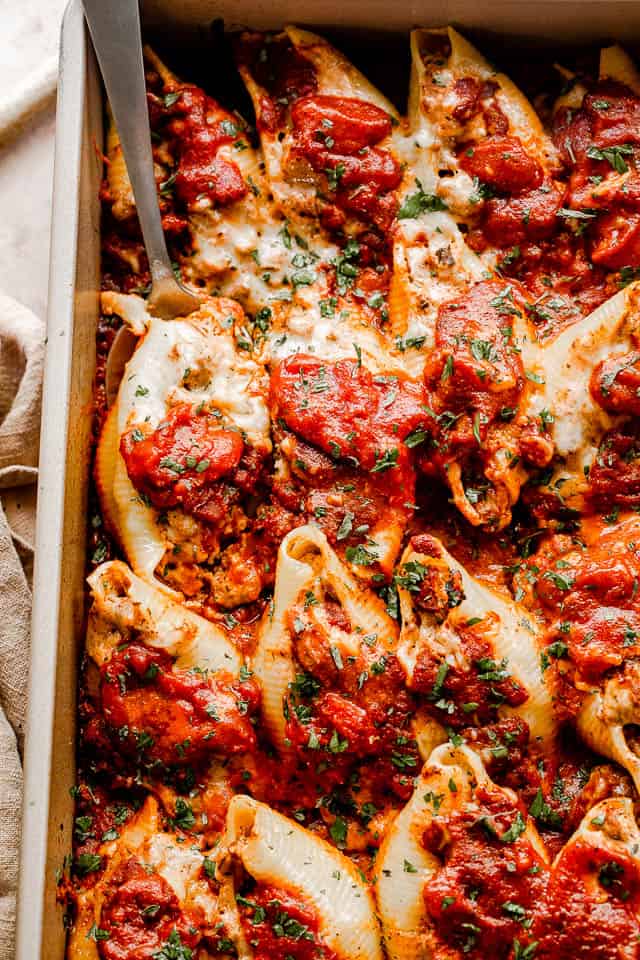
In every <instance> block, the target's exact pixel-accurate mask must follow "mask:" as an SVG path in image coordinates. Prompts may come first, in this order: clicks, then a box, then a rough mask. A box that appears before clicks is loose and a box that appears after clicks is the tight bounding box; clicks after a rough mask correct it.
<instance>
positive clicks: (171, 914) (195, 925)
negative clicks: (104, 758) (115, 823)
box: [69, 798, 235, 960]
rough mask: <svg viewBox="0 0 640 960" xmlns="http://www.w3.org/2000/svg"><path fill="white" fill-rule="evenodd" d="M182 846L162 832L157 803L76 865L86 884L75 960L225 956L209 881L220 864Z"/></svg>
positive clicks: (75, 940)
mask: <svg viewBox="0 0 640 960" xmlns="http://www.w3.org/2000/svg"><path fill="white" fill-rule="evenodd" d="M114 832H116V833H117V831H114ZM182 841H184V837H180V836H179V835H177V834H174V833H169V832H164V831H163V830H162V823H161V821H160V817H159V813H158V808H157V805H156V803H155V801H154V800H153V799H152V798H149V799H147V801H146V802H145V804H144V806H143V807H142V809H141V810H140V811H139V812H138V813H137V814H136V815H135V816H134V818H133V819H132V820H130V821H129V823H128V824H127V826H126V827H125V828H124V830H123V831H122V832H121V833H120V835H119V836H117V838H116V839H110V840H107V841H105V842H104V843H103V844H102V846H101V847H100V853H99V854H94V855H92V857H93V859H90V858H89V857H88V855H87V856H85V859H84V860H82V859H80V860H76V862H75V864H74V870H75V871H76V873H77V874H78V875H79V876H82V877H84V881H83V886H82V888H81V889H80V891H79V893H78V898H77V915H76V918H75V923H74V925H73V930H72V933H71V938H70V944H69V949H70V950H71V951H72V954H73V956H74V957H78V958H80V960H119V958H121V957H123V956H124V957H128V956H133V955H134V952H135V953H137V955H138V956H145V957H151V956H153V954H154V953H155V954H156V955H157V956H162V955H164V956H172V955H173V956H176V957H178V956H185V957H187V956H197V957H198V958H202V960H206V958H208V957H213V956H218V955H219V953H220V951H219V949H218V944H219V942H220V939H221V938H220V937H219V929H220V927H221V926H224V914H223V911H222V910H221V908H220V904H219V902H218V896H217V892H216V891H215V890H214V889H213V888H212V885H211V884H210V882H209V879H208V877H209V875H210V872H211V871H210V869H209V866H210V865H211V863H212V861H210V860H209V858H207V856H206V854H205V852H204V851H203V850H201V849H200V848H199V847H198V846H197V845H196V846H193V845H187V844H185V843H184V842H182ZM208 865H209V866H208ZM227 943H230V941H229V940H227ZM222 953H227V954H229V955H233V953H235V947H234V946H233V944H231V943H230V946H229V947H227V949H226V951H225V950H223V951H222Z"/></svg>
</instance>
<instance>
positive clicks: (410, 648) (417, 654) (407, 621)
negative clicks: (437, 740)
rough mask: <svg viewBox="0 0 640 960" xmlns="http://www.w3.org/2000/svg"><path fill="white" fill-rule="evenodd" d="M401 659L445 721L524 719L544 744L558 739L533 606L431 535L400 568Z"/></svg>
mask: <svg viewBox="0 0 640 960" xmlns="http://www.w3.org/2000/svg"><path fill="white" fill-rule="evenodd" d="M395 582H396V584H397V586H398V594H399V601H400V615H401V630H400V640H399V643H398V659H399V660H400V663H401V664H402V666H403V668H404V670H405V671H406V674H407V682H408V684H409V686H410V688H411V689H412V690H414V691H416V692H417V693H418V694H419V695H420V696H421V697H423V698H424V702H425V706H426V708H427V709H428V711H429V713H430V714H431V715H432V716H433V717H434V718H435V719H436V720H437V721H438V722H439V723H441V724H442V725H443V726H447V727H451V728H453V729H463V728H465V727H471V726H481V727H482V726H485V725H487V724H491V723H495V722H496V721H497V720H498V719H499V718H501V717H502V718H504V717H517V718H519V719H520V720H521V721H524V723H525V724H526V728H525V729H528V731H530V735H531V738H532V743H533V744H534V745H536V746H537V748H538V749H539V748H542V747H547V748H548V747H549V746H550V745H551V744H552V743H553V738H554V727H555V721H554V715H553V706H552V699H551V693H550V691H549V690H547V687H546V685H545V682H544V677H543V675H542V671H541V668H540V647H539V645H540V642H541V638H540V631H539V629H538V627H537V625H536V622H535V620H534V619H533V618H532V617H531V616H530V615H529V614H528V613H527V611H526V610H525V609H524V608H522V607H519V606H518V605H517V604H515V603H513V602H512V601H508V600H506V599H504V598H503V597H501V596H500V595H498V594H497V593H495V592H494V591H492V590H491V589H489V587H487V586H485V585H484V584H481V583H480V582H479V581H478V580H476V579H474V578H473V577H471V576H470V575H469V574H468V573H467V571H466V570H465V569H464V567H463V566H462V565H461V564H459V563H458V562H457V561H456V560H454V558H453V557H452V556H451V555H450V554H449V553H448V552H447V551H446V550H445V549H444V547H443V545H442V543H441V542H440V541H439V540H437V539H436V538H435V537H432V536H430V535H428V534H422V535H418V536H415V537H413V538H412V540H411V542H410V544H409V546H408V547H407V549H406V550H405V552H404V554H403V555H402V559H401V561H400V564H399V566H398V567H397V570H396V575H395Z"/></svg>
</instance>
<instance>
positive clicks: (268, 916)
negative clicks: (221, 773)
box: [220, 796, 382, 960]
mask: <svg viewBox="0 0 640 960" xmlns="http://www.w3.org/2000/svg"><path fill="white" fill-rule="evenodd" d="M224 843H225V847H224V854H223V855H222V856H221V857H220V874H221V876H222V877H223V879H222V884H221V886H222V889H223V896H224V898H225V901H226V902H227V903H233V904H234V905H235V908H236V910H237V912H238V922H239V927H240V930H241V938H242V939H241V943H240V945H239V950H238V952H239V956H240V957H242V958H256V960H260V958H267V957H269V956H272V955H273V950H274V949H276V950H278V951H279V952H280V951H282V952H283V951H284V950H285V949H286V952H287V955H288V956H291V957H294V958H295V960H307V958H309V957H320V958H323V960H329V958H331V960H333V958H344V960H382V949H381V946H380V932H379V928H378V921H377V918H376V914H375V907H374V901H373V896H372V894H371V891H370V889H369V887H368V886H367V884H366V883H365V882H364V881H363V879H362V878H361V876H360V874H359V873H358V871H357V870H356V869H355V867H354V865H353V863H352V862H351V861H350V860H349V859H348V858H347V857H345V856H344V855H343V854H341V853H340V852H339V851H338V850H336V849H334V848H333V847H331V846H330V845H329V844H328V843H326V842H325V841H323V840H322V839H320V838H319V837H317V836H315V835H314V834H312V833H310V832H309V831H308V830H305V828H304V827H301V826H300V825H299V824H298V823H296V822H295V821H294V820H290V819H288V818H287V817H283V816H282V814H279V813H276V811H274V810H272V809H270V808H269V807H268V806H266V805H265V804H262V803H258V802H257V801H255V800H252V799H251V798H249V797H241V796H237V797H235V798H234V799H233V800H232V801H231V803H230V805H229V813H228V816H227V830H226V835H225V840H224Z"/></svg>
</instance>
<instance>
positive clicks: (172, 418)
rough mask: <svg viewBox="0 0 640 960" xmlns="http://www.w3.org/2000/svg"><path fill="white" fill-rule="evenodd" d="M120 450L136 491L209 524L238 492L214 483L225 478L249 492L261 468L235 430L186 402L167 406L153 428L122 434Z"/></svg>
mask: <svg viewBox="0 0 640 960" xmlns="http://www.w3.org/2000/svg"><path fill="white" fill-rule="evenodd" d="M120 452H121V453H122V456H123V458H124V461H125V464H126V467H127V473H128V474H129V477H130V479H131V482H132V483H133V485H134V487H135V488H136V490H138V491H139V492H140V493H142V494H143V495H144V496H146V497H148V499H149V501H150V502H151V503H152V504H153V505H154V506H155V507H159V508H161V509H164V508H167V507H174V506H181V507H182V508H183V510H184V511H185V513H190V514H193V515H194V516H195V517H198V518H199V519H201V520H204V521H205V522H208V523H212V524H215V523H219V522H220V521H221V520H222V519H223V517H224V515H225V513H226V512H227V511H228V509H229V506H230V503H231V502H232V500H233V499H234V498H235V496H236V494H237V490H234V489H231V490H229V489H228V486H227V485H226V484H223V483H219V482H217V481H220V480H222V479H223V478H226V479H227V480H228V483H229V484H231V485H233V487H235V488H240V489H244V490H245V491H246V492H250V491H251V490H253V489H254V487H255V484H256V482H257V479H258V476H259V472H260V467H261V458H260V457H259V456H258V454H257V453H256V451H255V450H253V449H252V448H248V447H245V444H244V441H243V439H242V436H241V434H240V433H239V432H238V431H237V430H233V429H231V428H225V427H221V426H220V425H219V421H218V419H217V418H216V417H214V416H213V415H212V414H209V413H207V412H205V411H200V412H199V411H198V409H197V408H196V409H194V408H193V407H191V406H190V405H189V404H187V403H178V404H176V405H175V406H174V407H171V409H170V410H169V412H168V413H167V415H166V417H165V419H164V420H163V421H162V422H161V423H160V424H159V425H158V426H157V427H156V428H155V430H152V431H149V430H148V429H147V428H145V425H144V424H141V425H140V426H134V427H131V428H130V429H129V430H127V431H125V433H123V435H122V437H121V440H120Z"/></svg>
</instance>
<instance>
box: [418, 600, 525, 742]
mask: <svg viewBox="0 0 640 960" xmlns="http://www.w3.org/2000/svg"><path fill="white" fill-rule="evenodd" d="M497 620H498V618H497V616H496V615H495V614H487V615H486V616H485V617H484V618H483V619H482V620H481V621H480V623H477V624H472V625H471V626H465V625H464V624H456V627H455V632H456V638H457V641H458V645H457V653H456V663H455V665H454V664H450V663H448V662H447V661H446V660H442V659H441V658H439V657H438V656H437V654H436V653H435V652H431V651H429V650H428V649H427V648H426V647H424V648H423V649H422V650H421V651H420V653H419V655H418V658H417V661H416V666H415V670H414V674H413V678H412V687H413V688H415V689H416V690H418V691H420V692H421V693H424V694H426V698H427V709H428V710H429V712H430V713H432V714H433V716H434V717H435V719H436V720H439V721H440V722H441V723H446V724H448V725H449V726H451V727H453V728H454V729H462V728H463V727H467V726H469V724H470V723H471V722H473V723H476V724H486V723H490V722H491V721H495V720H496V718H497V711H498V709H499V707H501V706H502V705H503V704H507V705H508V706H511V707H517V706H520V704H522V703H524V702H525V701H526V700H527V699H528V695H527V691H526V690H525V689H524V687H523V686H522V685H521V684H520V683H519V682H518V681H517V680H515V679H514V678H513V677H512V676H511V675H510V673H509V664H508V662H506V661H503V660H495V659H494V656H495V654H494V650H493V647H492V645H491V641H490V639H489V638H490V637H491V636H492V635H493V634H494V633H495V630H496V626H497ZM460 661H462V662H463V664H464V665H463V666H461V665H460Z"/></svg>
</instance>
